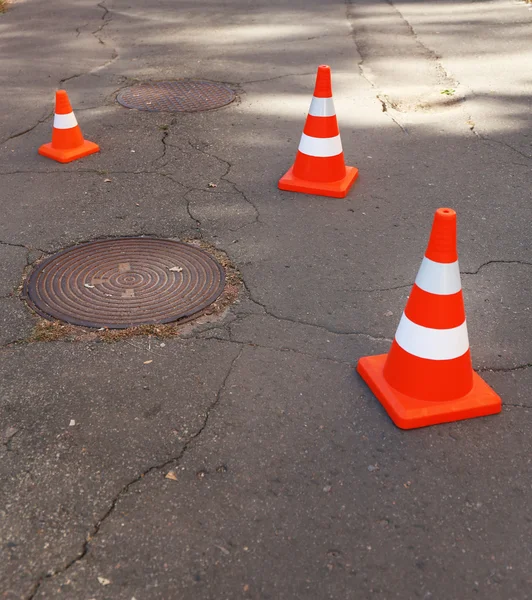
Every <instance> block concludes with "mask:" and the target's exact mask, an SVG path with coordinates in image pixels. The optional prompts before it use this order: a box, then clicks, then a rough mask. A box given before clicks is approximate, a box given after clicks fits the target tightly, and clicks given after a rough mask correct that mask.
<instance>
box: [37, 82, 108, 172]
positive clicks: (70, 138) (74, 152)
mask: <svg viewBox="0 0 532 600" xmlns="http://www.w3.org/2000/svg"><path fill="white" fill-rule="evenodd" d="M99 151H100V146H98V144H95V143H94V142H88V141H87V140H84V139H83V134H82V133H81V129H80V127H79V125H78V122H77V120H76V117H75V115H74V112H73V111H72V106H71V105H70V101H69V99H68V95H67V93H66V92H65V90H58V91H57V92H56V93H55V115H54V127H53V130H52V141H51V143H50V144H43V145H42V146H41V147H40V148H39V154H42V155H43V156H47V157H48V158H53V159H54V160H57V161H58V162H60V163H67V162H71V161H73V160H76V159H77V158H82V157H83V156H88V155H89V154H94V153H95V152H99Z"/></svg>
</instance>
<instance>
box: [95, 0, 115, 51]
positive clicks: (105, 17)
mask: <svg viewBox="0 0 532 600" xmlns="http://www.w3.org/2000/svg"><path fill="white" fill-rule="evenodd" d="M105 1H106V0H103V1H102V2H98V4H97V5H96V6H98V7H99V8H101V9H102V10H103V11H104V12H103V15H102V21H104V23H102V24H101V25H100V26H99V27H98V28H97V29H95V30H94V31H91V33H92V35H93V36H94V37H95V38H96V39H97V40H98V42H99V43H100V44H103V45H105V42H104V41H103V40H102V38H101V37H100V36H98V35H96V34H98V33H100V31H102V29H103V28H104V27H107V25H109V23H110V22H111V21H112V16H111V12H110V10H109V9H108V8H107V6H105Z"/></svg>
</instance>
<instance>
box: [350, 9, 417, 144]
mask: <svg viewBox="0 0 532 600" xmlns="http://www.w3.org/2000/svg"><path fill="white" fill-rule="evenodd" d="M352 6H353V0H345V18H346V21H347V24H348V26H349V28H350V29H351V33H350V37H351V39H352V40H353V43H354V45H355V48H356V51H357V54H358V55H359V56H360V60H359V61H358V62H357V67H358V71H359V74H360V76H361V77H362V79H365V80H366V81H367V82H368V84H369V85H370V86H371V87H372V88H373V89H374V90H375V91H376V92H377V94H376V96H375V97H376V99H377V100H378V101H379V102H380V103H381V107H382V112H383V113H385V115H386V116H387V117H389V118H390V119H391V120H392V121H393V123H395V124H396V125H397V127H399V129H400V130H401V131H402V132H403V133H405V134H407V135H408V130H407V129H406V127H404V125H402V124H401V123H400V122H399V121H398V120H397V119H396V118H395V117H394V116H393V115H392V114H391V112H390V109H393V106H392V105H391V104H390V102H389V101H388V99H387V98H386V96H383V95H382V93H381V92H380V91H379V90H378V88H377V86H376V85H375V82H374V81H373V80H372V79H371V78H370V77H369V76H368V75H367V74H366V70H365V68H364V56H363V54H362V52H361V51H360V48H359V44H358V43H357V39H356V32H355V27H354V25H353V16H352V15H351V10H350V9H351V7H352Z"/></svg>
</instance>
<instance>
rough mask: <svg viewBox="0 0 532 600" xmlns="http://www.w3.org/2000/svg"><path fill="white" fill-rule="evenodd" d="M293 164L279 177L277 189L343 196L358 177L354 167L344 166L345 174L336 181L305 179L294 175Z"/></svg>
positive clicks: (336, 196)
mask: <svg viewBox="0 0 532 600" xmlns="http://www.w3.org/2000/svg"><path fill="white" fill-rule="evenodd" d="M293 168H294V167H293V166H292V167H290V169H288V171H287V172H286V173H285V174H284V175H283V176H282V177H281V179H279V184H278V185H279V189H280V190H287V191H289V192H302V193H303V194H314V195H316V196H329V197H331V198H345V197H346V196H347V192H348V191H349V188H350V187H351V186H352V185H353V183H354V181H355V179H356V178H357V177H358V169H357V168H356V167H346V168H345V170H346V174H345V177H344V178H343V179H339V180H338V181H330V182H323V181H307V180H306V179H299V178H298V177H294V174H293V172H292V171H293Z"/></svg>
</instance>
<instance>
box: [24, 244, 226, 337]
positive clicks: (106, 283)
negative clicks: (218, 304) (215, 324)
mask: <svg viewBox="0 0 532 600" xmlns="http://www.w3.org/2000/svg"><path fill="white" fill-rule="evenodd" d="M224 287H225V272H224V268H223V267H222V265H221V264H220V263H219V262H218V261H217V260H216V259H215V258H214V257H213V256H212V255H211V254H209V253H207V252H205V251H204V250H202V249H200V248H199V247H197V246H194V245H191V244H187V243H183V242H177V241H174V240H166V239H158V238H148V237H138V238H117V239H111V240H98V241H95V242H89V243H86V244H80V245H78V246H74V247H72V248H68V249H66V250H63V251H62V252H59V253H57V254H55V255H53V256H51V257H49V258H47V259H46V260H44V261H43V262H41V263H40V264H39V265H37V266H36V267H35V269H34V270H33V271H32V272H31V274H30V275H29V277H28V279H27V280H26V282H25V284H24V295H25V297H26V300H27V301H28V304H29V305H30V306H31V308H33V310H35V312H37V313H38V314H39V315H41V316H42V317H44V318H45V319H48V320H59V321H62V322H64V323H70V324H73V325H80V326H83V327H91V328H106V329H126V328H131V327H139V326H150V325H155V324H165V323H174V322H180V323H182V322H185V321H186V320H189V319H191V318H195V317H197V316H200V315H201V314H202V313H203V312H204V311H205V310H206V309H207V308H208V307H209V306H210V305H211V304H212V303H214V302H215V301H216V300H217V298H218V297H219V296H220V295H221V294H222V292H223V290H224Z"/></svg>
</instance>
